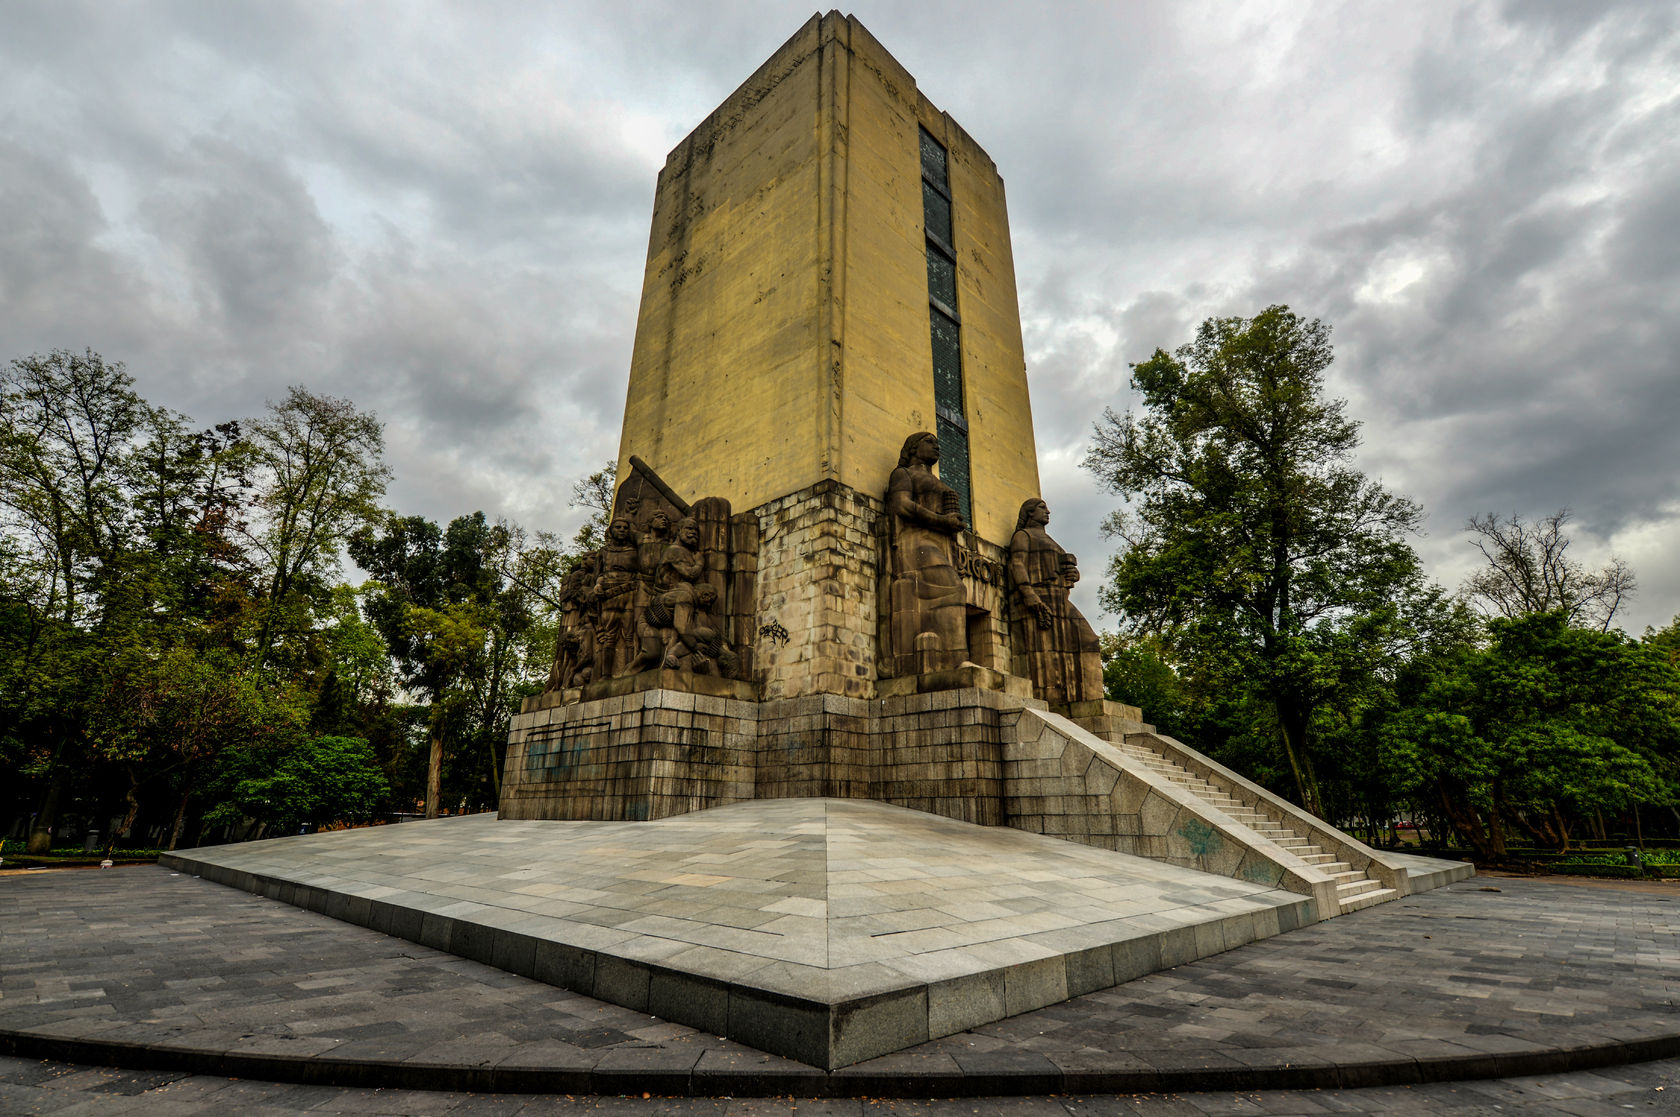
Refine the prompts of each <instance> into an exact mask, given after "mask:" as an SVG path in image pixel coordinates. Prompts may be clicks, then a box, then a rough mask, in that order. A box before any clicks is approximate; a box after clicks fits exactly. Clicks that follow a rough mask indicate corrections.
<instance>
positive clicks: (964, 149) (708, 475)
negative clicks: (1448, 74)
mask: <svg viewBox="0 0 1680 1117" xmlns="http://www.w3.org/2000/svg"><path fill="white" fill-rule="evenodd" d="M919 430H927V431H933V432H937V435H938V440H939V447H940V464H939V476H940V477H941V479H942V480H944V481H945V483H946V484H948V485H949V486H951V487H952V488H953V489H955V490H956V491H957V493H958V494H959V499H960V501H961V508H962V512H963V516H964V519H965V521H966V523H967V525H968V527H969V529H970V530H969V536H968V539H967V541H966V542H967V547H966V550H968V551H970V552H972V553H974V554H975V555H978V556H982V558H983V559H984V558H989V559H990V560H991V561H992V562H993V563H995V562H996V561H997V560H998V558H999V555H998V553H997V551H998V549H999V548H1001V547H1002V546H1004V545H1006V544H1007V543H1008V541H1009V538H1010V535H1011V534H1012V532H1013V531H1014V527H1015V518H1016V514H1017V510H1018V509H1019V508H1020V505H1021V502H1022V501H1023V500H1025V499H1027V498H1029V497H1033V496H1036V495H1037V493H1038V465H1037V457H1036V453H1035V449H1034V444H1033V431H1032V410H1031V406H1030V404H1029V402H1028V398H1027V382H1026V366H1025V361H1024V358H1023V355H1022V346H1021V326H1020V315H1019V310H1018V307H1017V303H1016V295H1015V268H1014V259H1013V256H1012V254H1011V251H1010V243H1009V223H1008V214H1007V211H1006V207H1005V204H1004V190H1003V180H1002V179H1001V178H999V177H998V173H997V168H996V166H995V165H994V164H993V162H992V160H991V158H990V157H989V156H987V155H986V153H985V152H984V151H983V150H982V149H981V148H980V146H979V145H978V144H976V143H975V142H974V140H973V139H972V138H970V136H969V135H968V133H967V132H965V131H963V129H962V128H961V127H960V126H959V125H958V124H957V123H956V122H955V121H953V120H952V119H951V118H950V117H949V116H948V115H946V114H945V113H943V112H941V111H940V110H939V109H938V108H936V107H935V106H934V105H933V103H932V102H930V101H929V100H928V99H927V98H926V97H925V96H923V95H922V94H921V92H920V91H919V90H918V89H917V88H916V82H915V79H914V78H913V77H911V76H910V74H909V73H908V72H906V71H905V70H904V68H903V67H902V66H900V65H899V64H898V62H897V61H896V60H894V58H893V57H892V56H891V55H890V54H888V53H887V51H886V50H885V49H884V48H883V47H882V46H881V44H880V43H878V42H876V41H875V39H874V37H873V36H871V35H870V34H869V32H868V31H867V30H865V29H864V27H863V26H862V24H860V23H859V22H858V21H857V20H855V19H853V18H851V17H849V16H843V15H841V14H839V13H837V12H831V13H829V14H828V15H826V16H821V17H812V18H811V20H810V21H808V22H807V23H806V24H805V26H804V27H802V28H800V30H799V32H798V33H797V34H795V35H794V36H793V37H792V38H791V39H789V40H788V42H787V43H786V44H785V45H783V46H782V48H781V49H780V50H778V51H777V52H776V53H775V54H774V55H773V56H772V57H771V58H770V59H769V60H768V61H767V62H765V63H764V65H762V66H761V67H759V69H758V71H757V72H756V73H754V74H753V75H752V76H751V77H750V78H748V79H747V81H746V82H745V83H744V84H742V85H741V87H740V88H739V89H737V90H736V91H735V92H734V93H733V94H731V95H730V96H729V98H728V99H726V100H725V101H724V102H723V104H722V105H720V106H719V107H718V108H717V109H716V110H715V111H714V112H713V113H712V114H711V115H710V116H709V117H707V118H706V120H705V121H703V122H702V123H701V124H700V126H699V127H698V128H696V129H695V130H694V131H693V132H692V133H690V135H689V136H688V137H687V138H686V139H685V140H683V142H682V143H681V144H679V145H678V146H677V148H676V149H675V150H674V151H672V152H671V154H670V156H669V158H668V159H667V161H666V164H665V167H664V169H663V170H662V171H661V172H660V175H659V184H658V190H657V193H656V196H655V202H654V213H653V228H652V233H651V235H650V237H649V244H648V260H647V270H646V274H645V278H644V280H643V286H642V301H641V309H640V314H639V317H638V320H637V329H636V345H635V352H634V356H633V358H632V360H631V367H630V385H629V393H628V397H627V399H626V402H625V408H624V428H623V436H622V438H621V441H620V444H619V476H620V477H621V478H629V477H631V476H632V474H633V468H632V465H631V458H632V457H636V458H638V459H640V460H641V461H643V462H645V463H647V464H648V465H649V466H651V467H652V468H653V469H654V470H656V471H657V472H658V473H659V474H660V475H661V476H662V477H663V478H664V479H665V480H666V481H667V482H669V483H670V485H671V486H672V488H674V489H675V490H676V491H677V492H678V493H680V494H682V495H683V496H685V497H688V498H691V499H692V498H695V497H699V496H702V495H709V496H714V497H722V498H724V499H727V500H728V501H729V502H730V504H731V506H732V507H733V508H735V509H743V508H752V509H768V510H769V512H768V515H767V517H766V522H765V524H764V527H765V529H766V530H765V545H766V547H767V548H768V550H769V552H770V553H767V554H764V555H761V557H760V562H759V572H760V577H761V585H760V595H761V597H760V601H761V603H762V604H764V605H766V606H767V608H766V609H763V610H761V612H764V613H765V614H766V615H765V617H764V618H763V619H764V621H765V622H771V623H779V624H781V625H782V628H783V629H785V630H786V631H788V632H790V633H791V634H793V637H794V638H793V640H792V641H791V642H790V643H789V644H787V645H785V646H779V647H775V648H764V647H762V646H761V647H760V648H759V649H758V650H757V653H756V658H755V666H756V669H757V671H758V672H759V674H760V676H761V677H762V679H763V681H764V682H765V684H766V686H767V689H766V691H765V694H766V696H768V697H781V696H793V695H797V694H803V693H814V692H823V693H842V694H852V695H869V694H872V693H873V686H872V684H873V683H874V682H875V681H876V679H877V678H878V677H879V675H880V672H879V671H878V669H877V668H878V664H877V661H876V657H875V656H874V655H873V654H872V652H871V646H872V645H873V644H875V642H876V628H877V623H878V618H877V617H876V616H875V615H874V611H873V608H872V602H871V601H870V599H872V598H873V597H874V596H875V595H874V592H873V591H874V585H873V581H874V579H875V577H876V576H877V571H876V570H875V569H874V566H873V563H872V559H871V556H870V555H868V554H867V553H866V552H867V551H868V550H869V547H868V546H867V544H865V545H863V546H861V547H860V546H859V545H858V544H859V543H860V540H859V539H858V538H856V537H855V533H856V532H858V531H859V530H862V531H864V532H868V531H869V530H871V528H872V525H873V521H874V518H875V515H876V513H877V511H878V509H874V508H872V507H871V506H870V505H871V502H872V501H875V500H878V499H879V498H880V496H881V494H882V492H883V490H884V489H885V487H886V481H887V478H888V476H889V475H890V474H891V473H892V471H893V469H894V467H895V465H896V464H897V459H898V455H899V452H900V447H901V444H902V442H903V440H904V438H905V436H906V435H908V434H909V433H911V432H913V431H919ZM796 524H797V526H795V525H796ZM848 532H852V533H854V537H853V538H851V539H848V535H847V533H848ZM784 546H785V547H791V548H795V549H796V551H797V554H795V553H794V552H792V551H789V552H787V553H786V554H784V553H783V550H782V548H783V547H784ZM794 558H797V559H798V561H796V562H792V563H789V562H784V561H780V560H781V559H794ZM975 565H976V564H974V563H972V562H971V563H966V564H965V566H966V568H967V569H968V570H969V572H970V574H972V573H973V572H974V569H975ZM998 569H999V568H996V567H995V566H988V565H987V564H986V563H985V562H984V561H982V562H981V563H980V564H979V573H980V576H981V577H982V578H983V577H984V576H985V575H986V574H987V573H988V572H989V573H991V574H992V576H993V582H994V583H995V582H996V581H997V573H998ZM971 589H972V593H971V596H973V597H974V598H975V599H976V600H975V601H974V605H975V607H976V616H981V615H982V614H983V615H984V617H985V618H987V619H985V620H983V621H981V622H980V623H977V625H976V631H975V632H974V633H973V640H972V643H973V645H974V647H973V651H972V654H971V655H969V656H967V657H966V658H967V659H969V660H970V661H973V662H977V663H981V664H984V665H986V666H993V667H1000V668H1007V666H1008V664H1007V661H1006V660H1005V659H1004V657H1005V655H1006V654H1007V652H1006V650H1005V643H1006V640H1005V638H1004V634H1003V632H1002V628H1001V610H999V609H997V608H996V607H995V606H996V605H997V602H996V601H994V600H992V599H993V598H994V597H995V593H994V592H993V590H994V589H995V586H994V587H988V586H987V585H985V584H984V583H981V584H977V585H976V586H974V587H971Z"/></svg>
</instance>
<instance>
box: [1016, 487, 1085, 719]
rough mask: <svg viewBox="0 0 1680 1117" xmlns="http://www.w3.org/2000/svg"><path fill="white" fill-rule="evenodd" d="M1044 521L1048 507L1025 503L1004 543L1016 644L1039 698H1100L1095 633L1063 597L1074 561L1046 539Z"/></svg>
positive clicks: (1073, 576) (1074, 577)
mask: <svg viewBox="0 0 1680 1117" xmlns="http://www.w3.org/2000/svg"><path fill="white" fill-rule="evenodd" d="M1049 522H1050V508H1049V506H1048V505H1046V504H1045V503H1044V502H1043V501H1042V500H1038V499H1037V498H1034V499H1032V500H1029V501H1026V502H1025V503H1023V504H1022V505H1021V513H1020V515H1019V516H1018V517H1017V518H1016V520H1015V534H1014V536H1013V537H1011V539H1010V541H1009V584H1010V591H1011V593H1012V594H1013V596H1014V599H1015V606H1016V617H1015V626H1014V627H1015V646H1016V649H1017V653H1018V654H1019V655H1022V656H1023V657H1024V658H1025V659H1026V662H1027V673H1028V675H1029V676H1030V677H1031V678H1032V684H1033V692H1034V693H1035V694H1036V695H1037V696H1038V697H1039V698H1042V699H1044V700H1045V701H1046V702H1049V703H1052V704H1053V705H1063V704H1066V703H1070V702H1090V701H1095V700H1097V699H1100V698H1102V697H1103V685H1102V655H1101V653H1100V652H1099V650H1098V647H1097V634H1096V632H1095V631H1093V630H1092V628H1091V625H1090V624H1089V623H1088V622H1087V621H1086V620H1085V618H1084V616H1083V615H1082V614H1081V613H1080V612H1079V610H1078V609H1076V608H1074V606H1073V602H1072V601H1071V600H1069V598H1068V590H1069V589H1070V588H1071V587H1072V586H1073V585H1074V583H1076V582H1078V581H1079V562H1078V560H1077V559H1075V558H1074V556H1073V555H1071V554H1069V553H1068V552H1066V551H1064V550H1062V548H1061V546H1060V545H1059V544H1058V543H1057V542H1056V541H1055V540H1054V539H1052V538H1050V533H1049V532H1047V531H1046V530H1045V525H1046V524H1048V523H1049Z"/></svg>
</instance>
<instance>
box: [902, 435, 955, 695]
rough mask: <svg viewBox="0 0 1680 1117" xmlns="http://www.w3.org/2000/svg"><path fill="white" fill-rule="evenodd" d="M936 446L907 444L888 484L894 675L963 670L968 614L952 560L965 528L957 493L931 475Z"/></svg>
mask: <svg viewBox="0 0 1680 1117" xmlns="http://www.w3.org/2000/svg"><path fill="white" fill-rule="evenodd" d="M938 461H939V439H938V438H937V437H936V436H934V435H933V434H930V433H929V432H927V431H918V432H917V433H915V434H913V435H911V436H910V437H909V438H907V439H905V441H904V449H903V450H902V451H900V452H899V455H898V468H897V469H895V470H893V471H892V479H891V480H890V481H889V482H888V483H887V515H886V522H887V533H888V534H887V562H888V569H889V572H890V578H891V581H890V582H889V589H888V594H889V597H888V601H889V605H888V608H889V610H890V616H889V620H888V634H889V642H890V644H891V649H890V651H889V653H888V659H889V662H890V664H891V668H892V673H893V674H894V675H901V676H902V675H917V674H922V673H924V672H928V671H943V670H947V669H949V668H952V667H958V666H961V665H962V663H963V661H965V660H966V659H967V658H968V609H967V605H966V603H965V595H964V592H963V584H962V578H961V576H960V575H959V574H958V573H957V565H956V561H955V554H956V537H957V533H958V532H960V531H961V530H962V529H963V520H962V514H961V513H960V512H959V511H958V503H957V493H956V490H954V489H952V488H951V487H950V486H949V485H947V484H945V482H943V481H941V480H940V479H939V478H938V477H936V476H934V473H933V466H934V464H935V463H936V462H938Z"/></svg>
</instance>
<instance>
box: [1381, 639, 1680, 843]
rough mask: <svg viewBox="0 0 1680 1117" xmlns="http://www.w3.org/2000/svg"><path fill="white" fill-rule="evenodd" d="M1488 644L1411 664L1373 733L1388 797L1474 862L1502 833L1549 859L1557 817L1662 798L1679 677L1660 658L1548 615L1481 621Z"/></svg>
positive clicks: (1677, 714) (1563, 823)
mask: <svg viewBox="0 0 1680 1117" xmlns="http://www.w3.org/2000/svg"><path fill="white" fill-rule="evenodd" d="M1488 634H1489V641H1488V644H1487V646H1486V647H1482V648H1474V647H1470V646H1462V647H1460V648H1459V649H1457V650H1456V651H1453V652H1451V653H1449V654H1447V655H1444V656H1439V657H1434V658H1432V659H1429V658H1426V659H1421V660H1420V661H1419V662H1418V664H1417V665H1416V666H1415V668H1414V670H1413V671H1412V672H1411V678H1409V679H1408V680H1407V681H1406V682H1405V683H1404V684H1403V686H1402V688H1401V697H1402V702H1401V704H1400V706H1399V708H1398V709H1396V710H1395V711H1393V712H1392V713H1391V714H1389V715H1388V716H1387V717H1386V718H1385V719H1384V723H1383V725H1382V727H1381V736H1382V739H1383V747H1384V754H1385V755H1384V768H1385V769H1386V771H1387V772H1388V773H1389V774H1390V778H1391V779H1392V780H1393V781H1394V784H1395V786H1396V789H1397V790H1399V791H1400V792H1401V793H1402V794H1407V795H1411V796H1414V797H1416V798H1417V799H1418V800H1419V801H1420V802H1422V803H1425V804H1428V805H1431V806H1433V807H1436V808H1438V810H1439V811H1440V813H1441V814H1442V815H1443V816H1444V817H1445V818H1447V819H1448V821H1449V822H1450V823H1451V825H1452V826H1453V828H1454V830H1456V831H1457V832H1458V834H1459V835H1460V837H1462V838H1463V839H1464V840H1465V841H1466V842H1467V843H1468V844H1469V845H1470V846H1471V847H1472V848H1473V849H1475V850H1476V852H1477V854H1478V855H1479V856H1481V857H1483V858H1488V859H1499V858H1502V857H1504V855H1505V852H1506V832H1507V830H1508V829H1510V828H1511V827H1513V826H1514V827H1517V828H1519V829H1521V830H1523V831H1525V832H1526V833H1527V834H1528V835H1529V836H1530V838H1531V839H1532V840H1533V841H1535V842H1536V843H1538V844H1541V845H1546V846H1551V847H1553V848H1556V849H1563V848H1566V847H1567V845H1568V842H1569V835H1570V821H1569V819H1570V818H1571V817H1576V818H1579V817H1585V816H1588V815H1592V814H1596V812H1598V811H1599V810H1600V809H1601V808H1608V809H1611V810H1622V809H1627V808H1630V807H1636V806H1637V805H1638V804H1639V803H1642V802H1645V803H1649V802H1654V801H1662V800H1664V799H1666V798H1667V797H1668V794H1669V793H1668V792H1667V791H1666V790H1665V788H1664V783H1663V780H1662V778H1661V775H1660V770H1662V769H1665V768H1668V769H1671V768H1672V761H1673V758H1674V757H1675V756H1676V755H1677V751H1680V668H1677V667H1676V666H1675V665H1674V664H1673V663H1672V662H1670V660H1669V657H1668V656H1667V655H1666V654H1665V652H1664V650H1663V649H1662V648H1660V647H1658V646H1655V645H1651V644H1637V643H1634V642H1633V641H1631V640H1628V639H1627V638H1626V637H1624V636H1622V635H1621V634H1620V633H1618V632H1598V631H1593V630H1589V629H1582V628H1575V627H1572V626H1571V625H1570V624H1569V623H1568V617H1567V615H1566V614H1565V612H1564V611H1563V610H1561V609H1560V610H1556V611H1554V612H1550V613H1529V614H1525V615H1523V616H1520V617H1515V618H1511V619H1506V618H1495V619H1494V620H1492V621H1490V622H1489V624H1488Z"/></svg>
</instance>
